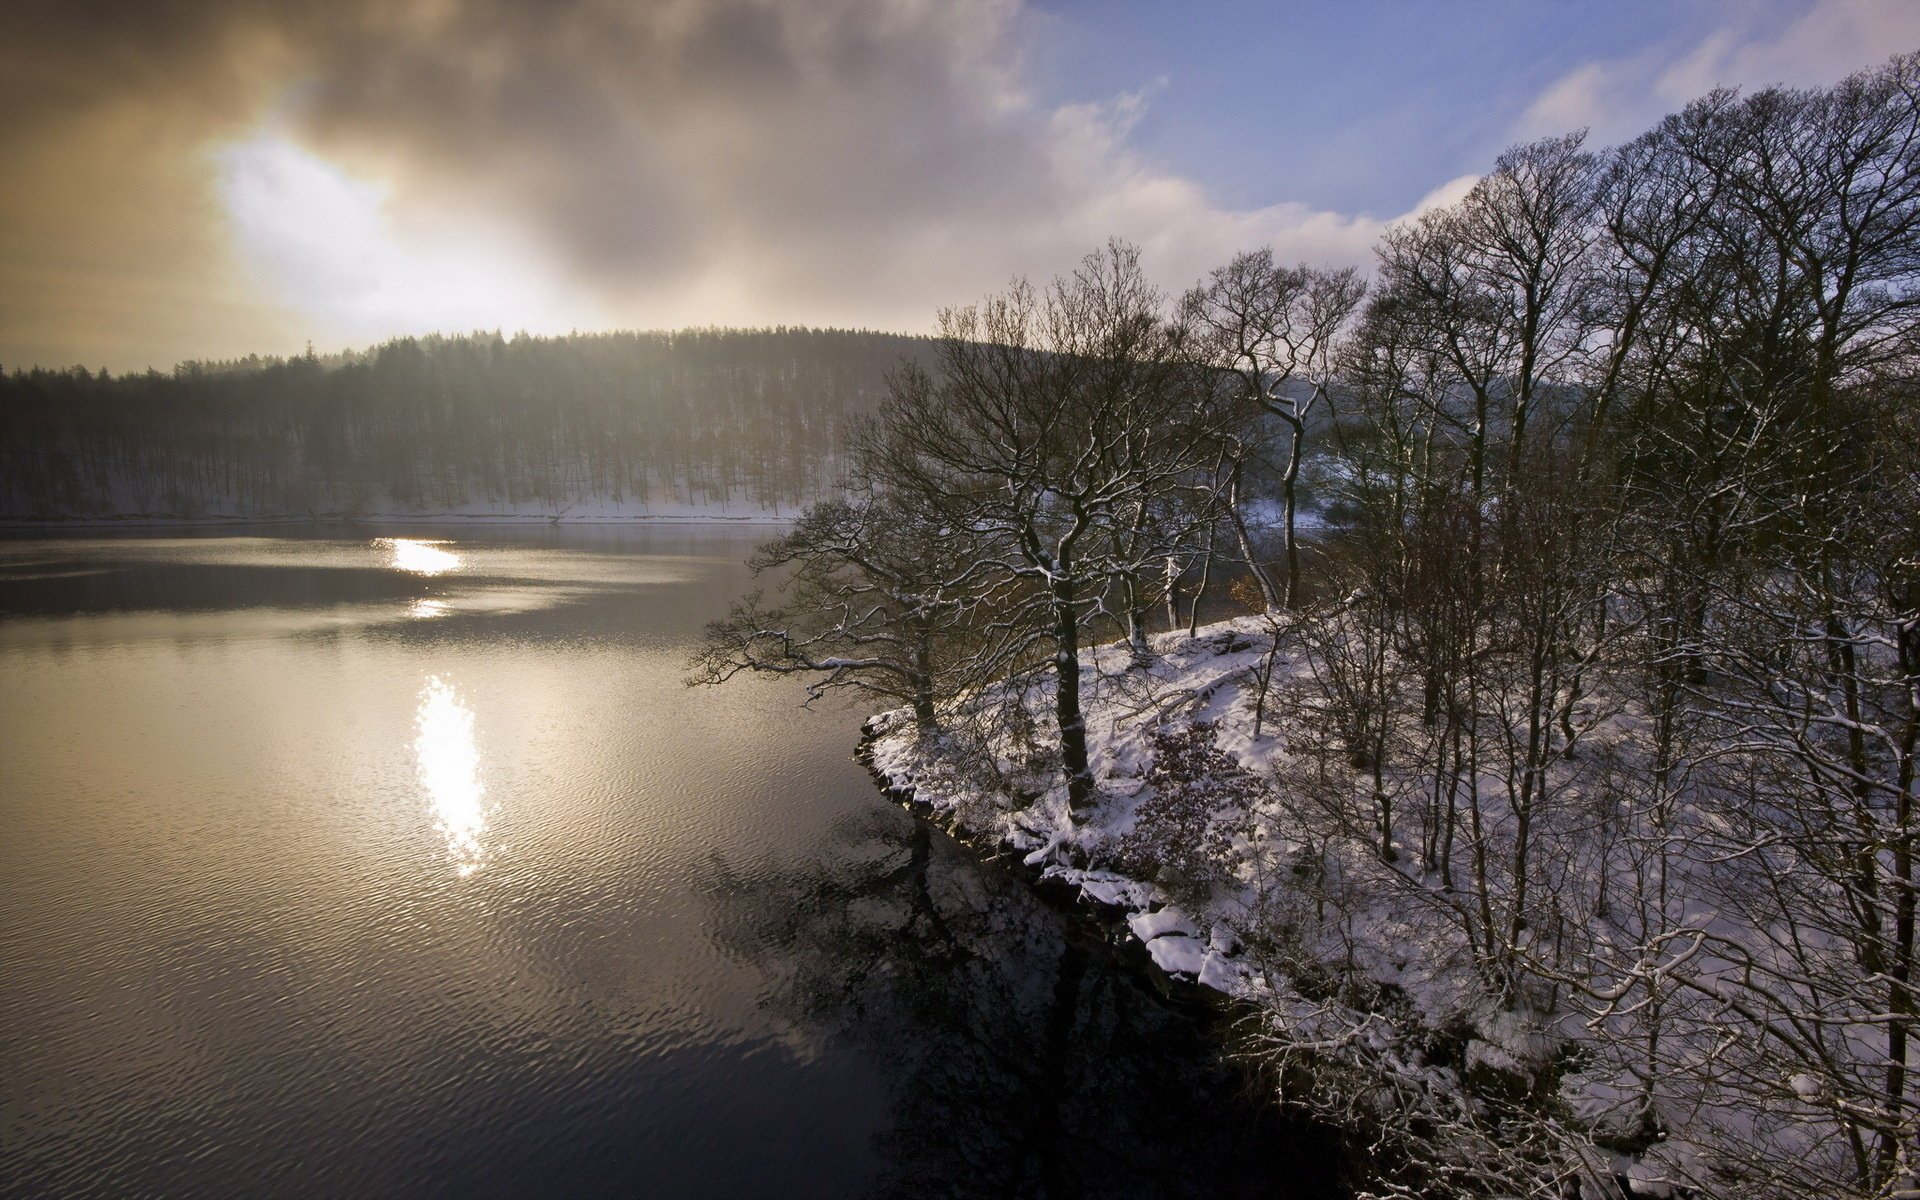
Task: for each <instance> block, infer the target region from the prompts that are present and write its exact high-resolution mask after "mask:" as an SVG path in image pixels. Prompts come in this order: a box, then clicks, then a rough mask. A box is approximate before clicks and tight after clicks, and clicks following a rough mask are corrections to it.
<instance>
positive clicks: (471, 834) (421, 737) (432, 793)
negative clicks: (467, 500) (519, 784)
mask: <svg viewBox="0 0 1920 1200" xmlns="http://www.w3.org/2000/svg"><path fill="white" fill-rule="evenodd" d="M414 728H415V733H414V738H413V753H414V757H415V759H416V760H417V762H418V764H419V774H420V786H421V788H422V789H423V790H425V792H426V793H427V800H428V802H429V803H430V804H431V805H432V806H433V815H434V821H435V824H436V825H438V827H439V829H440V832H441V833H443V834H444V835H445V836H446V839H447V849H448V851H449V852H450V853H451V855H452V857H453V861H454V869H455V870H456V871H457V872H458V873H459V874H461V875H463V876H465V875H471V874H473V873H474V872H475V871H478V870H479V869H480V868H481V866H482V865H483V864H484V863H485V861H486V857H487V848H486V846H485V845H484V844H483V843H482V842H481V840H480V838H481V835H482V834H484V833H486V831H487V813H486V809H485V808H484V807H483V806H482V803H481V802H482V800H483V798H484V797H485V795H486V789H485V788H484V787H482V786H481V783H480V749H479V746H478V744H477V743H476V742H475V741H474V736H473V710H472V709H470V708H468V707H467V706H466V704H465V703H464V702H462V701H461V699H460V693H459V692H457V691H456V690H454V688H453V686H452V685H451V684H448V683H447V682H446V681H445V680H443V679H441V678H440V677H439V676H438V675H433V676H429V677H428V679H427V686H426V687H425V688H423V689H421V692H420V710H419V712H418V713H417V714H416V715H415V716H414Z"/></svg>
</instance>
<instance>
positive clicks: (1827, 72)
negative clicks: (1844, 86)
mask: <svg viewBox="0 0 1920 1200" xmlns="http://www.w3.org/2000/svg"><path fill="white" fill-rule="evenodd" d="M1795 8H1796V10H1797V11H1798V15H1797V16H1795V17H1793V18H1792V19H1790V20H1781V19H1779V17H1780V12H1779V10H1778V8H1777V7H1776V8H1768V7H1765V6H1761V5H1744V6H1735V7H1733V8H1732V9H1730V10H1729V15H1728V20H1727V21H1726V22H1725V23H1724V24H1722V25H1720V26H1719V27H1717V28H1715V29H1713V30H1711V31H1709V32H1708V33H1707V34H1706V35H1705V36H1704V37H1701V38H1699V39H1698V40H1697V41H1695V42H1693V43H1691V44H1677V45H1675V44H1670V45H1664V46H1654V47H1650V48H1648V49H1646V50H1643V51H1640V52H1638V53H1635V54H1632V55H1628V56H1623V57H1620V58H1615V59H1608V60H1603V61H1594V62H1588V63H1583V64H1581V65H1580V66H1578V67H1575V68H1574V69H1573V70H1571V71H1568V72H1567V73H1566V74H1564V75H1562V76H1561V77H1560V78H1559V79H1558V80H1556V81H1555V82H1554V83H1553V84H1552V85H1550V86H1549V87H1548V88H1547V89H1546V90H1545V91H1543V92H1542V93H1541V94H1540V96H1539V97H1538V98H1537V99H1535V100H1534V102H1533V103H1532V104H1531V105H1530V106H1528V108H1527V110H1526V112H1525V113H1524V114H1523V115H1522V116H1521V119H1520V121H1519V123H1518V125H1517V126H1516V128H1515V130H1514V136H1515V137H1517V138H1523V139H1524V138H1536V137H1542V136H1547V135H1551V134H1557V133H1565V132H1567V131H1569V130H1572V129H1578V128H1588V129H1591V130H1592V132H1593V134H1594V137H1595V139H1596V140H1597V141H1599V142H1602V143H1606V142H1616V141H1621V140H1624V139H1626V138H1630V137H1633V136H1634V135H1636V134H1638V133H1640V132H1641V131H1642V130H1645V129H1647V128H1650V127H1651V126H1652V125H1653V124H1654V123H1655V122H1656V121H1658V120H1659V119H1660V118H1661V117H1662V116H1664V115H1665V114H1667V113H1669V112H1673V111H1676V110H1678V109H1680V108H1682V107H1684V106H1685V105H1686V104H1687V103H1688V102H1690V101H1692V100H1694V99H1696V98H1698V97H1700V96H1703V95H1705V94H1706V93H1708V92H1710V91H1712V90H1713V89H1714V88H1716V87H1738V88H1745V89H1749V90H1751V89H1754V88H1763V87H1768V86H1771V85H1774V84H1784V85H1787V86H1792V87H1808V86H1821V85H1827V84H1832V83H1834V82H1836V81H1838V80H1839V79H1841V78H1843V77H1845V76H1847V75H1849V74H1852V73H1853V72H1855V71H1858V70H1861V69H1863V68H1866V67H1871V66H1875V65H1878V64H1879V63H1881V62H1884V61H1885V60H1886V59H1887V58H1889V57H1891V56H1892V55H1894V54H1898V53H1903V52H1905V51H1908V50H1913V49H1920V4H1915V3H1913V0H1812V2H1811V3H1808V4H1804V5H1796V6H1795Z"/></svg>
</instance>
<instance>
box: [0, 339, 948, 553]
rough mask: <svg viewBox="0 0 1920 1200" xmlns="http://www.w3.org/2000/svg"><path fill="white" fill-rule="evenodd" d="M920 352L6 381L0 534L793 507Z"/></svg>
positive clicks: (509, 354) (395, 364) (783, 345)
mask: <svg viewBox="0 0 1920 1200" xmlns="http://www.w3.org/2000/svg"><path fill="white" fill-rule="evenodd" d="M929 345H930V343H928V342H927V341H926V340H925V339H922V338H913V337H905V336H901V335H897V334H886V333H871V332H848V331H840V330H812V329H786V328H781V329H769V330H721V329H716V330H693V331H686V332H680V333H609V334H575V335H571V336H567V337H530V336H526V335H519V336H516V337H512V338H502V337H500V336H499V335H497V334H475V335H471V336H465V337H442V336H432V337H424V338H399V339H396V340H393V341H390V342H387V343H384V344H383V345H380V346H376V347H373V348H371V349H368V350H366V351H364V352H358V353H351V354H345V355H338V356H333V357H328V358H322V357H318V356H315V355H313V354H312V353H311V352H309V353H308V354H307V355H305V356H303V357H299V358H293V359H251V358H250V359H246V360H242V361H238V362H225V363H185V364H182V365H181V366H180V367H178V368H176V369H175V370H174V372H173V373H172V374H171V375H165V374H160V373H159V372H153V371H149V372H148V373H146V374H144V375H126V376H121V377H119V378H110V377H108V376H107V375H106V373H105V372H102V373H101V374H98V375H95V374H92V373H90V372H88V371H86V370H85V369H82V368H76V369H73V370H68V371H48V370H40V369H36V370H30V371H18V370H16V371H14V372H12V373H10V374H6V375H4V376H0V519H15V520H18V519H58V518H113V517H169V518H192V517H217V516H261V517H284V516H308V515H312V516H330V515H339V516H354V515H374V514H382V513H392V514H433V513H466V514H481V513H502V514H505V513H516V514H521V515H561V516H596V515H598V516H608V515H646V514H671V513H674V512H685V511H688V510H692V509H724V510H725V511H727V512H729V513H736V514H743V515H744V514H751V513H754V512H758V511H761V510H769V511H782V512H784V511H789V510H791V509H792V508H793V507H794V506H796V505H799V504H801V503H803V502H805V501H806V500H808V499H811V498H813V497H815V496H818V495H820V494H822V493H824V492H826V491H828V490H830V489H831V488H832V487H833V484H834V481H835V480H836V478H837V476H838V473H839V469H840V455H839V450H840V447H841V446H842V444H843V439H844V437H845V434H846V431H847V428H848V426H849V423H850V422H851V421H852V420H853V419H854V418H855V417H856V416H858V415H859V414H861V413H863V412H865V411H867V410H868V409H870V408H871V407H873V406H874V405H875V404H876V403H877V402H878V400H879V399H880V397H881V396H882V395H883V394H884V392H885V389H886V376H887V374H888V373H889V372H891V371H892V370H894V369H895V368H896V367H898V366H899V365H900V363H901V361H902V360H903V359H916V360H917V359H921V358H923V356H924V355H926V354H927V352H928V348H929Z"/></svg>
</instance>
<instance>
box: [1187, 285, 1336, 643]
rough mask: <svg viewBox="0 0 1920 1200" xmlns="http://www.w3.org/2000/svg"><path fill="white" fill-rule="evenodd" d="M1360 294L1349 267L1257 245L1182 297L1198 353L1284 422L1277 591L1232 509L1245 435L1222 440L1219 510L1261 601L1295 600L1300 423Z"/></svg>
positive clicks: (1323, 389) (1322, 389) (1236, 507)
mask: <svg viewBox="0 0 1920 1200" xmlns="http://www.w3.org/2000/svg"><path fill="white" fill-rule="evenodd" d="M1365 293H1366V284H1365V283H1364V282H1363V281H1362V280H1361V278H1360V275H1359V273H1358V272H1357V271H1355V270H1353V269H1352V268H1350V267H1349V268H1345V269H1342V270H1333V271H1327V270H1320V269H1318V268H1315V267H1309V266H1305V265H1301V266H1297V267H1282V266H1279V265H1277V264H1275V262H1274V261H1273V251H1271V250H1267V249H1261V250H1252V251H1248V252H1247V253H1244V254H1239V255H1236V256H1234V258H1233V260H1232V261H1231V262H1229V263H1228V264H1227V265H1226V266H1224V267H1220V268H1218V269H1216V270H1215V271H1214V272H1213V273H1212V274H1211V275H1209V276H1208V277H1207V280H1206V282H1204V283H1202V284H1201V285H1200V286H1199V287H1196V288H1195V289H1193V291H1191V292H1189V293H1188V294H1187V296H1186V298H1185V300H1184V301H1183V302H1182V307H1183V309H1184V310H1185V311H1186V312H1187V313H1188V314H1189V315H1190V318H1191V320H1192V322H1193V326H1194V330H1195V345H1196V349H1197V350H1198V351H1199V353H1200V355H1201V357H1202V359H1203V361H1204V362H1205V363H1207V365H1209V366H1211V367H1213V368H1215V369H1216V370H1219V371H1221V372H1224V373H1225V374H1226V375H1227V376H1229V377H1230V378H1231V379H1232V381H1233V385H1234V389H1235V392H1236V395H1237V399H1238V400H1239V401H1240V402H1241V403H1242V404H1243V405H1245V406H1246V407H1247V408H1248V409H1250V410H1251V411H1252V412H1253V413H1256V414H1262V415H1265V416H1270V417H1274V418H1277V419H1279V420H1280V421H1281V422H1282V423H1284V424H1285V425H1286V427H1287V452H1286V458H1285V460H1284V462H1283V465H1282V466H1281V468H1280V480H1279V482H1280V503H1281V521H1282V531H1283V537H1284V542H1283V546H1284V554H1285V558H1286V578H1285V581H1284V589H1277V588H1275V587H1274V585H1273V581H1272V579H1271V578H1270V577H1269V575H1268V573H1267V571H1266V569H1265V567H1264V566H1263V565H1262V564H1261V563H1260V562H1259V560H1258V559H1257V558H1256V557H1255V555H1254V553H1253V547H1252V544H1251V543H1252V539H1251V538H1250V537H1249V535H1248V532H1247V527H1246V520H1245V516H1244V514H1243V512H1242V509H1241V497H1240V494H1239V491H1240V486H1241V483H1242V476H1241V472H1242V466H1243V461H1244V458H1245V454H1246V447H1245V444H1244V442H1245V440H1246V435H1245V434H1244V433H1239V432H1235V433H1234V434H1232V435H1231V436H1230V439H1229V441H1228V443H1227V445H1228V453H1227V458H1228V461H1229V464H1230V467H1231V469H1230V472H1229V475H1228V481H1227V482H1228V487H1229V491H1228V495H1227V503H1226V506H1225V513H1226V516H1227V519H1228V520H1229V521H1230V522H1231V523H1232V524H1233V528H1234V533H1235V536H1236V537H1237V539H1238V541H1239V545H1240V551H1241V555H1242V557H1244V558H1245V559H1246V562H1247V569H1248V570H1249V571H1250V572H1252V574H1253V577H1254V581H1255V583H1256V584H1257V585H1258V586H1259V588H1260V590H1261V595H1262V596H1263V597H1264V598H1265V600H1266V602H1267V604H1268V606H1269V607H1278V606H1282V605H1284V606H1285V607H1287V608H1293V607H1295V606H1297V605H1298V604H1299V602H1300V550H1299V545H1298V531H1297V516H1298V508H1299V504H1298V496H1297V492H1298V483H1299V478H1300V463H1301V458H1302V456H1303V455H1304V453H1305V451H1306V442H1307V421H1308V418H1309V416H1310V415H1311V414H1312V412H1313V409H1314V407H1315V405H1316V404H1318V403H1319V402H1320V401H1322V400H1323V399H1324V398H1325V397H1326V395H1327V388H1328V387H1329V386H1330V384H1331V383H1332V380H1333V370H1334V364H1335V362H1336V361H1337V359H1338V354H1337V346H1338V339H1339V336H1340V333H1341V331H1342V330H1343V329H1344V328H1345V327H1346V325H1347V322H1348V321H1349V319H1350V318H1351V317H1352V316H1353V314H1354V311H1355V310H1356V309H1357V308H1358V307H1359V306H1360V300H1361V297H1362V296H1363V295H1364V294H1365Z"/></svg>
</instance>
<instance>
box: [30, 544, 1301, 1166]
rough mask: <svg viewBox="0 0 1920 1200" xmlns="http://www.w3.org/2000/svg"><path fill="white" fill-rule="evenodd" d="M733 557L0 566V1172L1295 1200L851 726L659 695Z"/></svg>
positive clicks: (1149, 1033)
mask: <svg viewBox="0 0 1920 1200" xmlns="http://www.w3.org/2000/svg"><path fill="white" fill-rule="evenodd" d="M756 536H758V535H755V534H753V533H750V532H748V531H738V530H731V531H730V530H706V531H690V530H684V529H682V530H644V529H591V530H571V529H560V528H536V529H517V530H490V531H476V530H473V529H456V530H430V529H429V530H412V531H408V532H407V533H406V534H405V535H394V536H385V537H374V536H371V535H368V534H366V533H364V532H356V531H352V530H340V531H337V533H331V534H329V533H320V532H316V533H310V534H301V535H298V536H283V535H278V534H276V535H273V536H255V537H236V536H227V535H224V534H223V535H221V536H173V535H168V536H155V537H132V538H129V537H123V536H103V537H92V538H75V539H59V540H54V539H20V540H14V541H7V542H0V747H3V748H4V759H5V764H6V765H5V770H4V771H0V821H3V822H4V827H3V830H0V878H3V879H4V880H5V881H6V882H5V885H4V887H0V1012H4V1013H5V1020H4V1022H0V1060H3V1061H4V1068H3V1069H0V1192H5V1193H6V1194H9V1195H22V1196H24V1195H109V1194H111V1195H120V1194H130V1193H140V1194H168V1195H187V1194H196V1195H231V1194H264V1195H285V1196H339V1195H386V1194H399V1193H405V1194H412V1195H456V1194H457V1195H527V1194H567V1195H633V1194H647V1195H658V1196H742V1195H747V1196H752V1195H765V1196H813V1195H819V1196H827V1195H835V1196H838V1195H861V1194H891V1193H899V1194H913V1195H945V1194H979V1195H1000V1194H1009V1193H1020V1194H1048V1195H1071V1194H1080V1193H1083V1192H1089V1193H1090V1192H1094V1191H1096V1190H1097V1191H1100V1192H1101V1193H1103V1194H1108V1195H1173V1194H1201V1193H1204V1194H1224V1195H1234V1194H1261V1195H1272V1194H1274V1192H1273V1190H1272V1189H1273V1187H1274V1186H1276V1185H1275V1181H1276V1180H1278V1181H1280V1186H1286V1185H1287V1184H1289V1183H1291V1184H1294V1185H1297V1186H1298V1188H1299V1190H1298V1191H1297V1192H1295V1193H1289V1194H1298V1195H1303V1196H1304V1195H1320V1194H1327V1191H1326V1185H1325V1184H1324V1183H1323V1182H1322V1181H1323V1179H1324V1177H1325V1175H1326V1169H1327V1163H1328V1161H1329V1157H1328V1155H1327V1153H1326V1152H1325V1151H1324V1150H1322V1149H1320V1148H1318V1147H1319V1143H1318V1140H1317V1139H1316V1138H1314V1137H1313V1136H1312V1135H1311V1132H1310V1131H1302V1130H1299V1129H1296V1128H1294V1127H1291V1126H1288V1125H1286V1124H1285V1123H1283V1122H1281V1121H1280V1120H1278V1119H1277V1118H1275V1117H1274V1116H1273V1115H1272V1114H1270V1113H1268V1112H1266V1111H1265V1110H1263V1109H1262V1108H1261V1107H1260V1106H1258V1105H1256V1104H1254V1103H1252V1102H1250V1101H1249V1100H1247V1099H1246V1097H1245V1096H1244V1094H1243V1092H1242V1088H1243V1087H1244V1081H1242V1080H1241V1079H1239V1078H1238V1077H1237V1076H1236V1075H1234V1074H1233V1073H1231V1072H1229V1071H1227V1070H1225V1069H1223V1068H1222V1067H1221V1066H1220V1065H1219V1063H1218V1062H1217V1057H1216V1056H1217V1046H1218V1040H1217V1037H1216V1035H1215V1033H1213V1032H1212V1031H1209V1030H1207V1029H1205V1028H1203V1027H1202V1026H1201V1025H1199V1024H1198V1023H1196V1022H1195V1020H1193V1019H1192V1018H1191V1017H1190V1016H1189V1015H1187V1014H1183V1013H1179V1012H1174V1011H1170V1010H1169V1009H1167V1008H1166V1007H1165V1006H1164V1005H1163V1004H1162V1003H1160V1002H1159V1001H1158V1000H1157V999H1156V998H1154V997H1153V996H1152V995H1151V994H1149V992H1148V991H1146V990H1145V989H1144V987H1143V986H1142V985H1141V983H1140V982H1139V981H1138V980H1137V979H1135V978H1134V977H1133V976H1132V975H1130V974H1128V973H1126V972H1125V971H1123V970H1121V969H1120V968H1119V966H1118V964H1117V963H1116V962H1115V961H1114V959H1113V957H1112V954H1111V953H1110V952H1109V950H1108V949H1107V948H1106V947H1105V946H1104V945H1101V944H1100V943H1098V942H1097V941H1094V940H1090V939H1088V938H1087V937H1086V936H1085V934H1084V932H1083V931H1081V930H1079V929H1077V928H1076V927H1075V926H1073V925H1072V924H1071V923H1067V922H1063V921H1062V919H1061V918H1060V917H1059V916H1058V915H1057V914H1055V913H1054V912H1052V911H1051V910H1048V909H1046V908H1045V907H1043V906H1041V905H1040V904H1038V903H1037V902H1036V901H1034V900H1033V899H1032V898H1031V897H1030V896H1029V895H1028V893H1027V892H1026V890H1025V887H1024V885H1023V884H1021V883H1020V881H1018V880H1017V879H1016V878H1014V877H1013V876H1012V875H1011V874H1010V873H1008V872H1006V871H1003V870H1001V869H999V868H997V867H993V866H991V865H985V866H983V865H981V864H979V863H977V862H976V861H975V860H974V859H973V857H972V856H970V855H968V854H966V853H965V852H963V851H961V850H959V849H958V848H956V847H954V846H953V845H952V844H951V843H950V842H948V841H947V840H946V839H945V838H944V837H943V836H941V835H939V834H937V833H935V832H932V831H930V830H929V829H928V828H927V827H926V826H924V825H923V824H921V823H918V822H916V821H915V820H914V819H912V818H911V817H909V816H908V815H907V814H905V813H903V812H901V811H899V810H897V809H895V808H894V807H892V806H891V805H889V804H887V803H886V802H885V801H884V800H883V799H882V798H881V797H880V796H879V795H878V794H877V793H876V792H875V791H874V789H873V788H872V786H871V784H870V782H869V781H868V779H867V778H866V776H865V774H864V772H862V771H861V769H860V768H859V767H858V766H856V765H855V764H853V763H852V762H851V761H849V757H848V756H849V752H850V751H851V749H852V748H853V745H854V742H855V738H856V735H857V728H858V722H859V718H860V716H861V715H863V714H862V712H861V711H860V710H857V709H852V708H844V707H838V706H833V705H828V706H825V707H821V706H816V707H815V709H813V710H810V711H808V710H802V709H800V708H799V707H798V701H799V699H800V698H801V693H800V690H799V688H798V686H797V685H791V684H789V683H786V682H784V681H781V682H772V683H768V682H763V681H752V680H745V681H740V682H738V683H736V684H733V685H729V686H727V687H725V688H719V689H700V690H688V689H686V688H684V687H683V686H682V683H681V679H682V676H683V673H684V663H685V660H686V656H687V654H688V651H689V649H690V647H691V645H692V642H693V640H694V639H695V638H697V636H698V634H699V631H700V629H701V627H702V625H703V624H704V622H705V621H707V620H709V619H711V618H713V617H715V616H718V615H720V613H721V612H722V611H723V610H724V608H725V606H726V604H727V603H728V601H729V600H730V599H731V598H732V597H733V596H734V595H736V594H738V593H739V592H740V591H742V590H743V589H744V588H745V587H747V586H748V584H749V580H748V578H747V576H746V573H745V571H744V569H743V568H742V567H740V566H739V565H738V564H739V560H740V559H741V558H742V557H743V556H744V555H745V553H746V552H747V551H748V549H749V548H750V546H751V544H752V542H753V541H754V539H755V537H756Z"/></svg>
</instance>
